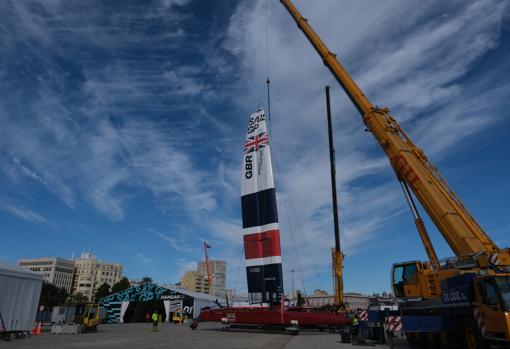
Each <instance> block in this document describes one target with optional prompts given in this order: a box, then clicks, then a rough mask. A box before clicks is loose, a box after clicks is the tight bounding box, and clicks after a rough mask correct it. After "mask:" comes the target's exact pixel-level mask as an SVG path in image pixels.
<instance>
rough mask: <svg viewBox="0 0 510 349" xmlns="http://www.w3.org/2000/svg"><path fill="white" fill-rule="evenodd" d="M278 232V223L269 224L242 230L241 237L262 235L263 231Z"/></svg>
mask: <svg viewBox="0 0 510 349" xmlns="http://www.w3.org/2000/svg"><path fill="white" fill-rule="evenodd" d="M271 230H280V227H279V226H278V223H270V224H266V225H259V226H256V227H249V228H244V229H243V235H250V234H256V233H263V232H265V231H271Z"/></svg>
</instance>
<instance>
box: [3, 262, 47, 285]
mask: <svg viewBox="0 0 510 349" xmlns="http://www.w3.org/2000/svg"><path fill="white" fill-rule="evenodd" d="M0 275H1V276H8V277H14V278H19V279H33V280H41V281H42V279H43V276H42V275H41V274H38V273H36V272H34V271H31V270H28V269H24V268H21V267H18V266H17V265H10V264H7V263H6V262H3V261H0Z"/></svg>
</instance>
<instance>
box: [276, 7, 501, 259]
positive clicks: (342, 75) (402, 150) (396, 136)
mask: <svg viewBox="0 0 510 349" xmlns="http://www.w3.org/2000/svg"><path fill="white" fill-rule="evenodd" d="M280 2H281V3H282V4H283V5H284V6H285V8H286V9H287V10H288V12H289V13H290V14H291V16H292V17H293V18H294V20H295V21H296V23H297V25H298V27H299V28H300V29H301V30H302V31H303V33H304V34H305V36H306V37H307V38H308V40H309V41H310V43H311V44H312V45H313V47H314V48H315V49H316V50H317V52H318V53H319V55H320V56H321V58H322V59H323V61H324V64H325V65H326V66H327V67H328V68H329V70H330V71H331V73H332V74H333V75H334V77H335V78H336V80H337V81H338V82H339V83H340V85H341V86H342V88H343V89H344V91H345V92H346V93H347V95H348V96H349V98H350V99H351V101H352V102H353V104H354V105H355V106H356V108H357V109H358V111H359V112H360V114H361V116H362V118H363V121H364V123H365V125H366V126H367V128H368V130H369V131H370V132H371V133H372V134H373V135H374V137H375V138H376V140H377V142H378V143H379V145H380V146H381V148H382V149H383V151H384V152H385V153H386V155H387V156H388V158H389V160H390V163H391V165H392V167H393V169H394V171H395V173H396V175H397V177H398V179H399V180H400V181H403V182H404V183H405V184H406V185H407V186H408V187H409V188H411V190H412V191H413V193H414V195H415V196H416V198H417V199H418V200H419V201H420V203H421V204H422V206H423V208H424V209H425V211H426V212H427V214H428V215H429V217H430V218H431V219H432V221H433V222H434V224H435V225H436V227H437V229H438V230H439V232H440V233H441V234H442V236H443V237H444V238H445V240H446V241H447V243H448V245H449V246H450V247H451V249H452V250H453V252H454V253H455V255H456V256H459V257H460V256H466V255H473V254H479V253H484V252H485V253H487V254H489V255H492V254H497V253H500V252H502V251H500V249H499V248H498V247H497V246H496V244H495V243H494V242H493V241H492V240H491V239H490V237H489V236H488V235H487V234H486V233H485V232H484V231H483V229H482V228H481V227H480V225H479V224H478V223H477V222H476V220H475V219H474V218H473V216H472V215H471V213H470V212H469V211H468V210H467V208H466V207H465V206H464V204H463V203H462V202H461V200H460V199H459V198H458V197H457V195H455V193H454V192H453V190H452V189H451V188H450V187H449V186H448V184H447V182H446V180H445V179H444V178H443V177H442V176H441V174H440V173H439V171H438V170H437V168H436V167H435V166H434V165H433V164H432V163H431V162H430V161H429V159H428V158H427V157H426V156H425V154H424V153H423V151H422V150H421V149H419V148H418V147H417V146H416V145H415V144H414V143H413V142H412V141H411V139H410V138H409V137H408V136H407V134H406V133H405V132H404V131H403V130H402V128H401V127H400V125H399V124H398V123H397V122H396V121H395V120H394V119H393V118H392V117H391V115H390V114H389V110H388V109H386V108H384V109H383V108H378V107H376V106H374V105H373V104H372V103H371V102H370V100H369V99H368V98H367V97H366V96H365V94H364V93H363V91H362V90H361V89H360V88H359V86H358V85H357V84H356V82H355V81H354V80H353V79H352V78H351V76H350V75H349V74H348V72H347V71H346V70H345V68H344V67H343V66H342V65H341V64H340V62H339V61H338V59H337V57H336V55H335V54H333V53H331V52H330V51H329V49H328V47H327V46H326V44H325V43H324V42H323V41H322V40H321V38H320V37H319V36H318V35H317V33H315V31H314V30H313V29H312V27H311V26H310V25H309V24H308V21H307V19H306V18H304V17H303V16H301V14H300V13H299V11H298V10H297V8H296V7H295V6H294V5H293V4H292V2H291V1H290V0H280ZM418 230H419V233H420V235H421V237H422V241H423V242H424V245H425V248H426V250H427V253H428V254H429V259H431V262H432V264H435V263H434V261H433V257H432V256H431V253H434V254H435V252H434V251H433V247H432V245H431V244H430V239H429V238H428V236H424V235H423V234H425V235H426V234H427V233H426V231H425V230H424V229H423V230H422V229H418ZM427 245H430V246H427ZM429 251H430V252H429ZM436 259H437V257H436ZM499 260H500V262H501V264H504V265H510V253H508V250H505V253H502V254H501V255H500V258H499Z"/></svg>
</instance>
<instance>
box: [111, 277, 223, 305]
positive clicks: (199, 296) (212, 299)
mask: <svg viewBox="0 0 510 349" xmlns="http://www.w3.org/2000/svg"><path fill="white" fill-rule="evenodd" d="M149 284H150V285H153V286H155V287H162V288H166V289H168V290H170V291H173V292H177V293H181V294H184V295H187V296H189V297H193V298H195V299H199V300H202V301H208V302H215V301H216V300H218V302H220V303H221V304H223V303H225V301H224V300H222V299H219V298H218V297H215V296H211V295H210V294H207V293H201V292H194V291H190V290H187V289H185V288H181V287H178V286H175V285H168V284H166V285H163V284H158V283H153V282H151V283H149ZM142 285H143V284H142ZM142 285H133V286H131V287H130V288H128V289H126V290H129V289H132V288H136V287H140V286H142ZM126 290H123V291H119V292H116V293H113V294H112V295H115V294H119V293H121V292H126ZM112 295H109V296H106V297H103V298H101V300H103V299H107V298H109V297H111V296H112Z"/></svg>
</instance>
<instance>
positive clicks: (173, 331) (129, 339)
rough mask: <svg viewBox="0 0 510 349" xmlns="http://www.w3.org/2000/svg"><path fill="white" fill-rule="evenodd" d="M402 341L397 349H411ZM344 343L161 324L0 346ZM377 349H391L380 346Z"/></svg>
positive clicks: (315, 335) (152, 348)
mask: <svg viewBox="0 0 510 349" xmlns="http://www.w3.org/2000/svg"><path fill="white" fill-rule="evenodd" d="M403 343H404V342H403V341H402V340H400V341H397V343H396V345H395V346H394V348H396V349H404V348H408V347H407V346H406V345H405V344H403ZM355 347H359V346H353V345H352V344H346V343H341V342H340V335H339V334H338V333H329V332H326V331H325V332H318V331H301V332H300V333H299V335H297V336H291V335H288V334H286V333H264V332H260V331H249V330H231V331H228V332H225V331H222V326H221V324H214V323H200V325H199V328H198V329H197V330H195V331H192V330H191V329H190V328H189V327H188V326H187V325H177V324H168V323H165V324H162V325H161V324H160V326H159V331H158V332H156V333H154V332H152V328H151V325H148V324H143V323H137V324H118V325H100V327H99V329H98V332H96V333H86V334H51V333H49V332H43V333H42V334H41V335H39V336H34V337H28V338H23V339H16V340H12V341H10V342H0V348H2V349H3V348H6V349H10V348H18V349H24V348H26V349H33V348H43V349H45V348H48V349H49V348H51V349H67V348H94V349H97V348H108V349H117V348H119V349H120V348H123V349H125V348H142V349H158V348H190V349H202V348H203V349H230V348H232V349H262V348H264V349H265V348H267V349H309V348H312V349H323V348H324V349H329V348H355ZM375 348H389V346H388V345H377V346H375Z"/></svg>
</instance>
